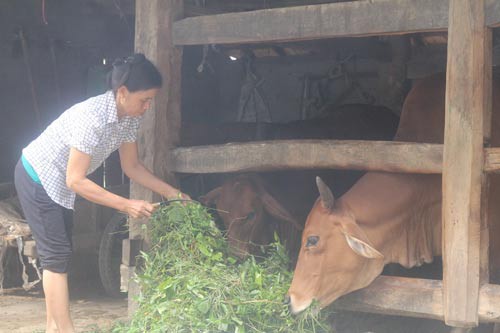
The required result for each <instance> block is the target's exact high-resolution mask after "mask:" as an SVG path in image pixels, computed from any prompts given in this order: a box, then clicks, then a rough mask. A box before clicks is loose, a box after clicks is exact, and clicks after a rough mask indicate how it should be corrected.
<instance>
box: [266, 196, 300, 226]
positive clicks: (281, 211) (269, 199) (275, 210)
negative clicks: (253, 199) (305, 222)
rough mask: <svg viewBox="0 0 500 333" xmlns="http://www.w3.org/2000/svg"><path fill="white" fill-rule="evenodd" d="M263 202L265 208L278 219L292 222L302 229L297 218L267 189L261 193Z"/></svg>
mask: <svg viewBox="0 0 500 333" xmlns="http://www.w3.org/2000/svg"><path fill="white" fill-rule="evenodd" d="M261 197H262V203H263V204H264V208H265V210H266V211H267V212H268V213H269V214H271V215H272V216H274V217H275V218H277V219H280V220H283V221H286V222H288V223H291V224H292V225H293V226H294V227H295V228H296V229H297V230H302V229H303V228H302V226H301V225H300V224H299V222H297V220H296V219H295V218H294V217H293V216H292V215H291V214H290V213H289V212H288V211H287V210H286V209H285V208H284V207H283V206H282V205H281V204H280V203H279V202H278V201H277V200H276V199H275V198H274V197H273V196H272V195H270V194H269V193H268V192H267V191H263V192H262V193H261Z"/></svg>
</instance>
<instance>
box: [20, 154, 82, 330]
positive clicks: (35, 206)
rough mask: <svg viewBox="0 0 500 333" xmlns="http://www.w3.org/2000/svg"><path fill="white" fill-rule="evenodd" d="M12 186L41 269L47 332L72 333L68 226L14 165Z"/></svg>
mask: <svg viewBox="0 0 500 333" xmlns="http://www.w3.org/2000/svg"><path fill="white" fill-rule="evenodd" d="M14 178H15V185H16V189H17V194H18V197H19V201H20V203H21V206H22V208H23V212H24V217H25V218H26V221H27V222H28V224H29V226H30V229H31V232H32V235H33V238H34V240H35V242H36V248H37V252H38V256H39V259H40V263H41V266H42V269H43V290H44V292H45V304H46V311H47V332H50V333H52V332H58V333H66V332H69V333H72V332H74V328H73V323H72V321H71V317H70V313H69V297H68V294H69V293H68V275H67V272H68V268H69V261H70V258H71V252H72V244H71V225H72V223H71V222H70V221H66V220H65V213H66V210H65V209H64V208H63V207H62V206H59V205H58V204H56V203H55V202H54V201H52V199H50V197H49V196H48V195H47V193H46V191H45V190H44V188H43V187H42V186H41V185H39V184H36V183H34V182H33V180H32V179H31V178H30V176H29V175H28V174H27V173H26V171H25V170H24V167H23V166H22V164H21V163H20V162H18V164H17V166H16V170H15V177H14Z"/></svg>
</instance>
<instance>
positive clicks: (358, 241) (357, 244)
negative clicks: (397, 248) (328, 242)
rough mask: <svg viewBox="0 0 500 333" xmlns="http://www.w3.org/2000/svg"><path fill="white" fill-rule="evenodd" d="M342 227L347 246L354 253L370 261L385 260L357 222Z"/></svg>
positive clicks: (344, 224)
mask: <svg viewBox="0 0 500 333" xmlns="http://www.w3.org/2000/svg"><path fill="white" fill-rule="evenodd" d="M342 227H343V233H344V236H345V239H346V241H347V244H348V245H349V247H350V248H351V249H352V250H353V251H354V252H356V253H357V254H359V255H360V256H362V257H365V258H368V259H383V258H384V255H383V254H382V253H380V252H379V251H378V250H376V249H375V248H374V247H373V245H371V244H370V240H369V239H368V237H367V236H366V234H365V232H364V231H363V229H361V228H360V227H359V226H358V225H357V224H356V222H351V223H347V224H346V223H343V224H342Z"/></svg>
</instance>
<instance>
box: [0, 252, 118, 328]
mask: <svg viewBox="0 0 500 333" xmlns="http://www.w3.org/2000/svg"><path fill="white" fill-rule="evenodd" d="M15 262H16V261H15V260H13V261H12V262H11V263H10V264H11V265H8V266H7V269H10V271H11V272H13V271H16V272H15V273H16V274H15V275H18V276H19V278H18V280H19V283H21V279H20V275H19V273H18V272H17V270H19V268H18V267H16V265H12V263H15ZM12 280H14V282H15V279H12V278H11V281H8V282H9V283H10V284H12V283H13V282H12ZM69 288H70V310H71V315H72V318H73V321H74V324H75V326H76V331H77V332H79V333H80V332H87V333H90V332H96V331H97V328H98V329H100V330H103V329H106V328H109V327H111V326H112V325H113V324H114V323H116V322H117V321H119V320H126V318H127V299H126V298H125V297H123V298H121V299H115V298H110V297H107V296H105V293H104V290H103V287H102V286H101V285H100V282H99V276H98V270H97V265H96V260H93V259H92V258H88V257H85V258H79V257H75V258H74V259H73V262H72V269H71V270H70V273H69ZM4 332H9V333H10V332H12V333H21V332H22V333H33V332H37V333H41V332H45V302H44V296H43V292H42V290H41V285H40V284H38V285H36V286H35V287H34V288H33V289H32V290H31V291H29V292H26V291H24V290H23V289H22V288H20V287H16V286H14V287H12V286H10V287H8V288H6V289H4V292H3V294H1V293H0V333H4Z"/></svg>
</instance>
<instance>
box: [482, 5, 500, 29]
mask: <svg viewBox="0 0 500 333" xmlns="http://www.w3.org/2000/svg"><path fill="white" fill-rule="evenodd" d="M485 2H486V25H487V26H488V27H490V28H497V27H500V1H498V0H486V1H485Z"/></svg>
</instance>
